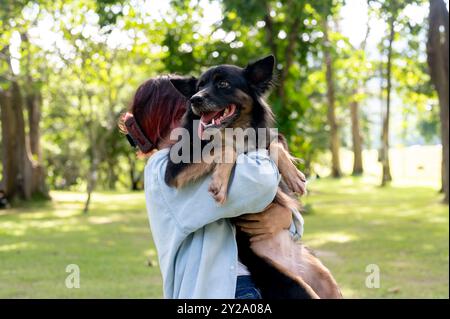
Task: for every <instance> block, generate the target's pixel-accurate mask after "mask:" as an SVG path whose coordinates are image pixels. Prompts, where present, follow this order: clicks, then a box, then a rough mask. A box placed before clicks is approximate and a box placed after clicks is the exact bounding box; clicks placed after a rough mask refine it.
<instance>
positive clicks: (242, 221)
mask: <svg viewBox="0 0 450 319" xmlns="http://www.w3.org/2000/svg"><path fill="white" fill-rule="evenodd" d="M236 226H238V227H240V229H241V230H242V231H244V232H246V233H247V234H249V235H250V236H251V237H250V241H258V240H263V239H267V238H270V237H272V236H273V235H274V234H276V233H278V232H280V231H282V230H289V231H290V233H291V235H292V237H293V239H294V240H298V239H300V238H301V236H302V235H303V218H302V216H301V215H300V213H299V212H298V211H297V210H296V209H292V210H291V209H289V208H286V207H283V206H281V205H279V204H275V203H272V204H270V205H269V206H268V207H267V208H266V209H265V210H264V211H263V212H261V213H255V214H247V215H242V216H240V217H238V218H237V219H236Z"/></svg>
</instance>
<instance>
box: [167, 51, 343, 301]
mask: <svg viewBox="0 0 450 319" xmlns="http://www.w3.org/2000/svg"><path fill="white" fill-rule="evenodd" d="M274 64H275V58H274V57H273V56H272V55H270V56H268V57H265V58H263V59H260V60H258V61H256V62H253V63H250V64H248V65H247V67H245V68H240V67H238V66H233V65H219V66H215V67H212V68H210V69H209V70H207V71H206V72H204V73H203V74H202V75H201V76H200V78H199V79H197V78H195V77H186V78H174V79H171V82H172V84H173V85H174V87H175V88H176V89H177V90H178V91H179V92H180V93H182V94H183V95H184V96H186V97H187V98H188V99H189V102H190V105H189V108H188V110H187V112H186V114H185V115H184V117H183V120H182V126H183V127H184V128H185V129H187V130H188V131H189V132H190V140H189V142H188V143H191V145H192V144H193V143H194V139H196V138H199V139H200V140H201V143H202V144H201V145H202V147H204V146H205V145H206V144H207V142H208V141H209V140H208V139H207V140H206V141H205V140H204V138H205V133H207V132H209V131H216V132H217V131H219V132H223V131H224V130H225V129H226V128H234V129H236V128H240V129H249V128H251V129H254V131H256V132H259V131H258V129H261V128H262V129H266V130H264V132H265V133H263V134H266V135H267V136H266V138H267V143H266V144H265V145H263V147H264V148H267V149H268V150H269V154H270V156H271V157H276V158H275V159H276V163H277V165H278V168H279V171H280V174H281V176H282V182H281V183H280V187H279V189H278V191H277V194H276V196H275V199H274V202H275V203H278V204H280V205H282V206H285V207H287V208H290V209H292V208H298V200H297V199H296V197H295V196H293V193H300V194H302V193H304V192H305V189H304V181H305V177H304V175H303V174H302V173H301V172H300V171H299V170H298V169H297V168H296V167H295V165H294V163H293V158H292V156H291V155H290V154H289V151H288V148H287V143H286V141H285V140H284V137H283V136H282V135H279V134H278V135H273V134H271V133H270V132H271V131H270V128H271V127H273V125H274V115H273V113H272V110H271V108H270V107H269V106H268V105H267V103H266V101H265V99H264V97H265V95H266V94H267V92H268V91H269V89H270V88H271V87H272V85H273V68H274ZM268 132H269V133H268ZM222 136H223V134H222ZM222 142H223V144H222V149H221V150H220V151H219V152H216V153H214V152H213V153H208V155H207V156H209V157H210V158H209V160H208V161H206V160H205V159H204V158H203V159H202V160H201V161H197V162H195V161H194V157H195V155H194V154H192V152H191V154H190V158H189V159H190V160H189V162H177V163H175V162H173V161H172V160H171V159H170V157H169V162H168V164H167V168H166V174H165V181H166V183H167V184H168V185H170V186H173V187H176V188H181V187H183V186H185V185H186V184H188V183H190V182H192V181H195V180H197V179H199V178H200V177H202V176H205V175H206V174H209V173H211V172H212V179H211V182H210V185H209V189H208V191H209V192H210V193H211V195H212V196H213V197H214V199H215V200H216V201H217V202H218V203H220V204H223V203H224V202H225V201H226V198H227V188H228V183H229V179H230V175H231V172H232V169H233V167H234V164H235V161H236V158H237V156H238V153H239V151H238V150H237V149H236V148H235V146H234V143H229V142H228V143H227V141H223V140H222ZM258 147H260V145H258V146H256V145H245V147H244V149H243V150H240V151H241V152H242V151H243V152H247V151H249V150H251V149H254V148H258ZM189 149H190V150H192V147H191V148H189ZM180 150H181V149H180ZM224 154H226V155H228V156H229V158H231V161H225V162H224V161H221V160H218V161H211V159H218V158H219V159H223V155H224ZM236 239H237V243H238V252H239V258H240V260H241V261H242V262H243V263H244V264H245V265H246V266H247V268H248V269H249V271H250V273H251V275H252V278H253V280H254V282H255V284H256V286H257V287H258V288H259V289H260V290H261V294H262V297H263V298H265V299H317V298H342V294H341V292H340V290H339V287H338V285H337V283H336V281H335V280H334V278H333V276H332V275H331V273H330V271H329V270H328V269H327V268H326V267H325V266H324V265H323V264H322V263H321V262H320V260H319V259H318V258H317V257H315V256H314V255H313V254H312V253H311V251H310V250H309V249H307V248H306V247H305V246H303V245H302V244H300V243H296V242H294V240H293V239H292V238H291V235H290V233H289V231H287V230H286V231H282V232H280V233H279V234H276V235H275V236H273V237H272V238H270V239H266V240H261V241H257V242H253V243H250V241H249V237H248V236H247V235H246V234H244V233H243V232H241V231H237V234H236Z"/></svg>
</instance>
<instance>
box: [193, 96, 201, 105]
mask: <svg viewBox="0 0 450 319" xmlns="http://www.w3.org/2000/svg"><path fill="white" fill-rule="evenodd" d="M190 101H191V103H192V104H193V105H199V104H202V103H203V97H202V96H199V95H194V96H193V97H191V99H190Z"/></svg>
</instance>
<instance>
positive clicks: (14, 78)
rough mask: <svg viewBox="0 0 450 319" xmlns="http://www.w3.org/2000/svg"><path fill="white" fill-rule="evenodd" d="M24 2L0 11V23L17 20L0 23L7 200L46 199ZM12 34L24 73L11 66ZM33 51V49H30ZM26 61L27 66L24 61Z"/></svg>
mask: <svg viewBox="0 0 450 319" xmlns="http://www.w3.org/2000/svg"><path fill="white" fill-rule="evenodd" d="M25 5H26V3H22V2H17V3H13V2H6V3H4V4H2V6H1V7H0V9H2V10H1V11H0V17H1V18H2V20H3V19H4V20H5V21H8V20H9V19H16V21H15V22H14V23H15V25H17V27H16V28H15V30H13V29H12V27H11V22H9V23H5V24H0V30H1V31H2V36H0V53H1V55H0V70H3V74H4V75H3V76H2V77H1V78H0V84H1V87H0V109H1V113H2V114H1V123H2V140H3V143H2V147H3V151H2V163H3V174H2V175H3V184H4V186H3V187H4V188H5V189H4V191H5V193H6V196H7V198H8V199H13V198H14V197H16V196H19V197H20V198H21V199H24V200H28V199H31V197H33V196H40V197H43V198H49V195H48V188H47V186H46V183H45V170H44V168H43V166H42V156H41V151H40V138H39V136H40V133H39V131H40V130H39V125H40V91H39V85H38V82H37V81H36V79H35V78H34V77H33V76H32V75H31V69H30V68H31V63H29V61H30V60H31V57H32V56H33V55H34V54H35V53H36V52H33V50H32V49H31V47H30V45H29V43H28V42H27V39H28V38H27V32H28V28H29V27H30V25H31V22H30V21H26V20H23V19H20V18H18V17H20V15H21V11H22V10H23V8H24V6H25ZM13 31H15V32H16V34H19V35H20V38H21V39H20V40H21V41H20V44H21V49H22V52H21V53H22V56H21V57H20V60H19V61H20V62H21V64H23V65H24V66H26V67H25V68H24V69H25V72H23V73H20V72H17V71H16V72H14V70H13V68H12V65H13V63H14V62H17V61H18V57H13V56H11V53H10V50H9V49H10V41H11V37H12V35H13ZM33 49H36V48H33ZM25 61H28V64H27V63H26V62H25ZM24 104H25V105H26V109H27V111H28V125H27V123H26V122H25V115H24V109H25V107H24Z"/></svg>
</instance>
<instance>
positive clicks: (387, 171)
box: [381, 17, 395, 186]
mask: <svg viewBox="0 0 450 319" xmlns="http://www.w3.org/2000/svg"><path fill="white" fill-rule="evenodd" d="M394 22H395V18H394V17H392V18H391V19H390V21H389V28H390V29H389V31H390V34H389V45H388V61H387V66H386V80H387V86H386V112H385V113H384V117H383V130H382V134H381V146H382V158H381V164H382V166H383V172H382V178H381V186H385V185H386V184H388V183H389V182H390V181H392V176H391V168H390V163H389V122H390V113H391V89H392V74H391V73H392V44H393V42H394V36H395V30H394Z"/></svg>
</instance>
